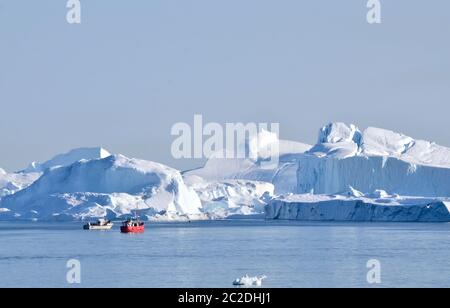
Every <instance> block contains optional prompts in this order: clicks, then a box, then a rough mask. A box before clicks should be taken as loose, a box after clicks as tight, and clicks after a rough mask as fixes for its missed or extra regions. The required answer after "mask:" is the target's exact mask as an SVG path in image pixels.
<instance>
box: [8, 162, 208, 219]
mask: <svg viewBox="0 0 450 308" xmlns="http://www.w3.org/2000/svg"><path fill="white" fill-rule="evenodd" d="M0 204H1V208H4V209H8V210H9V211H5V212H3V214H2V213H0V219H2V218H4V219H11V218H15V219H42V220H52V219H63V220H67V219H70V220H73V219H88V218H94V217H95V218H97V217H108V218H111V219H114V218H117V217H122V216H126V215H130V214H131V213H132V211H133V210H135V209H139V210H140V214H141V215H142V216H143V217H144V218H149V217H154V216H156V215H160V216H164V215H165V214H170V215H172V216H189V215H192V216H195V215H199V216H200V215H201V212H200V208H201V202H200V199H199V198H198V196H197V194H196V193H195V192H194V191H193V190H192V189H191V188H188V187H187V186H186V185H185V184H184V181H183V178H182V176H181V174H180V172H178V171H177V170H174V169H172V168H169V167H167V166H164V165H161V164H158V163H154V162H149V161H143V160H137V159H130V158H127V157H125V156H122V155H111V156H108V157H106V158H103V159H93V160H81V161H78V162H75V163H73V164H71V165H69V166H65V167H54V168H50V169H46V171H45V172H44V174H43V175H42V176H41V177H40V178H39V179H38V180H37V181H36V182H34V183H33V184H32V185H30V186H29V187H28V188H25V189H23V190H21V191H19V192H17V193H15V194H14V195H10V196H7V197H5V198H3V199H2V200H1V203H0Z"/></svg>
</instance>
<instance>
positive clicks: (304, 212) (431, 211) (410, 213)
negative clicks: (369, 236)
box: [266, 192, 450, 222]
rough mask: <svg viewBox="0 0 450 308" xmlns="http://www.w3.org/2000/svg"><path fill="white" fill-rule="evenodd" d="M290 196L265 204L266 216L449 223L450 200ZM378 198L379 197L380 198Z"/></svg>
mask: <svg viewBox="0 0 450 308" xmlns="http://www.w3.org/2000/svg"><path fill="white" fill-rule="evenodd" d="M379 193H380V192H378V193H375V194H373V195H372V196H360V197H354V196H343V195H334V196H330V195H312V194H304V195H289V196H284V197H278V198H275V199H273V200H271V201H270V202H269V204H268V205H267V206H266V218H268V219H282V220H303V221H374V222H375V221H376V222H450V199H447V200H445V199H442V200H439V199H427V198H418V197H401V196H389V195H387V193H381V195H378V194H379ZM378 197H379V198H378Z"/></svg>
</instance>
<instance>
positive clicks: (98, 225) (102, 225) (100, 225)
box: [83, 219, 114, 230]
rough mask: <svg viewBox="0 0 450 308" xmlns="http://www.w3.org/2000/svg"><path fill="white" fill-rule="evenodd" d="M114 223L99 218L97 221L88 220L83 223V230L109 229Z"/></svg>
mask: <svg viewBox="0 0 450 308" xmlns="http://www.w3.org/2000/svg"><path fill="white" fill-rule="evenodd" d="M113 226H114V224H113V223H112V222H111V221H109V220H106V219H99V220H98V221H97V222H94V223H92V222H88V223H87V224H85V225H84V227H83V228H84V230H111V228H112V227H113Z"/></svg>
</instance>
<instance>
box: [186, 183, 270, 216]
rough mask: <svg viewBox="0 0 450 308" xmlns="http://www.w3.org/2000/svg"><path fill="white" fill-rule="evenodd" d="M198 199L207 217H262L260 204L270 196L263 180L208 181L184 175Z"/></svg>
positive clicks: (262, 211)
mask: <svg viewBox="0 0 450 308" xmlns="http://www.w3.org/2000/svg"><path fill="white" fill-rule="evenodd" d="M185 181H186V184H187V185H189V186H190V187H192V188H193V189H194V191H195V192H196V193H197V194H198V196H199V198H200V200H201V202H202V212H203V213H204V214H206V215H207V216H208V218H210V219H224V218H241V217H245V218H249V217H261V218H263V217H264V207H265V206H266V205H267V203H268V201H269V200H271V199H272V197H273V195H274V189H275V188H274V186H273V185H272V184H271V183H267V182H257V181H249V180H224V181H213V182H208V181H205V180H204V179H202V178H200V177H197V176H192V175H191V176H188V177H185Z"/></svg>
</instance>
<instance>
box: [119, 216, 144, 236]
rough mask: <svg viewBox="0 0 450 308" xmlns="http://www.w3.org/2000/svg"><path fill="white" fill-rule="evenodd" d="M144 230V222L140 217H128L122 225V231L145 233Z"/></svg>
mask: <svg viewBox="0 0 450 308" xmlns="http://www.w3.org/2000/svg"><path fill="white" fill-rule="evenodd" d="M144 230H145V225H144V223H143V222H142V221H140V220H138V219H128V220H127V221H124V222H123V223H122V226H121V227H120V232H122V233H143V232H144Z"/></svg>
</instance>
